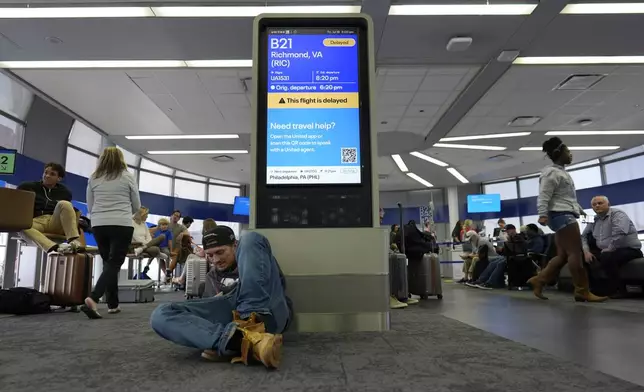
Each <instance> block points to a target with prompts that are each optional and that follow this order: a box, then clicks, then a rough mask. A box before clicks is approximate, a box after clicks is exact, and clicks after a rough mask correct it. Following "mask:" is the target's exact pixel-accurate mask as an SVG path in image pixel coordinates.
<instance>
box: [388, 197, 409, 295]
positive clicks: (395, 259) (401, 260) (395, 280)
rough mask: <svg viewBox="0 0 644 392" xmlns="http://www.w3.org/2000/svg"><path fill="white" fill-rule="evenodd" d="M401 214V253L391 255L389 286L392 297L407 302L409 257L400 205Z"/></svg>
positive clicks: (399, 206)
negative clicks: (406, 250) (406, 251)
mask: <svg viewBox="0 0 644 392" xmlns="http://www.w3.org/2000/svg"><path fill="white" fill-rule="evenodd" d="M398 211H399V213H400V228H399V229H398V230H400V233H399V236H397V238H400V246H399V247H398V249H400V252H390V253H389V285H390V290H391V295H393V296H394V297H395V298H396V299H398V300H399V301H402V302H405V301H407V299H408V298H409V283H408V280H407V255H405V229H404V225H403V209H402V204H400V203H398Z"/></svg>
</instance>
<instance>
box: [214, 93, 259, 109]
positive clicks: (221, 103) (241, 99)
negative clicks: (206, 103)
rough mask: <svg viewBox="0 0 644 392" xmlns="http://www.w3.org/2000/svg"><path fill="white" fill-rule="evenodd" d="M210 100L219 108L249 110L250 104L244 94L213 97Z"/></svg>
mask: <svg viewBox="0 0 644 392" xmlns="http://www.w3.org/2000/svg"><path fill="white" fill-rule="evenodd" d="M212 99H213V101H215V104H216V105H217V106H218V107H220V108H222V107H237V108H249V107H250V102H248V98H247V97H246V94H220V95H213V96H212Z"/></svg>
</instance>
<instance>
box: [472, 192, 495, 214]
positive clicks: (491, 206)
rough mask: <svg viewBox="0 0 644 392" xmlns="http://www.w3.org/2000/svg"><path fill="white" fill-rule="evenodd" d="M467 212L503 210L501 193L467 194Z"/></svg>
mask: <svg viewBox="0 0 644 392" xmlns="http://www.w3.org/2000/svg"><path fill="white" fill-rule="evenodd" d="M467 212H469V213H472V214H475V213H480V212H501V195H500V194H490V195H467Z"/></svg>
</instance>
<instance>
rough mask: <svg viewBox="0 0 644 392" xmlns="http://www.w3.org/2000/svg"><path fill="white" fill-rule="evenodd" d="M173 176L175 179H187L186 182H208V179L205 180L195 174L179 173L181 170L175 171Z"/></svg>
mask: <svg viewBox="0 0 644 392" xmlns="http://www.w3.org/2000/svg"><path fill="white" fill-rule="evenodd" d="M174 176H175V177H181V178H185V179H187V180H195V181H201V182H208V179H207V178H206V177H203V176H198V175H196V174H192V173H188V172H184V171H181V170H177V171H176V172H175V173H174Z"/></svg>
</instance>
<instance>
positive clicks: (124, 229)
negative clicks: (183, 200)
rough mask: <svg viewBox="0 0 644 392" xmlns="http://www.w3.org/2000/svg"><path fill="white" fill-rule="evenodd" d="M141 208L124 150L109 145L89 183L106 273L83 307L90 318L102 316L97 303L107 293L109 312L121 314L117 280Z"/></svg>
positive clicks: (90, 207) (94, 225) (89, 202)
mask: <svg viewBox="0 0 644 392" xmlns="http://www.w3.org/2000/svg"><path fill="white" fill-rule="evenodd" d="M139 208H141V200H140V198H139V189H138V186H137V184H136V180H135V179H134V176H133V175H132V174H131V173H130V172H128V171H127V165H126V164H125V159H124V158H123V152H122V151H121V150H119V149H118V148H116V147H107V148H106V149H105V150H103V153H102V154H101V157H100V158H99V160H98V166H97V167H96V171H95V172H94V174H92V176H91V177H90V179H89V182H88V184H87V209H88V210H89V212H90V214H91V218H92V229H93V230H94V238H96V244H97V245H98V251H99V253H100V255H101V258H102V259H103V273H101V276H100V277H99V278H98V281H97V282H96V286H94V291H92V293H91V294H90V296H89V297H87V298H85V304H84V305H83V306H82V307H81V310H82V311H83V312H84V313H85V314H86V315H87V317H89V318H90V319H98V318H101V315H100V314H99V313H98V310H97V303H98V301H99V300H100V299H101V297H102V296H103V294H105V296H106V299H107V308H108V313H118V312H120V309H119V297H118V279H119V272H120V270H121V265H122V264H123V262H124V261H125V256H126V255H127V251H128V247H129V246H130V243H131V241H132V233H133V232H134V227H133V224H132V214H134V213H136V212H137V211H138V210H139Z"/></svg>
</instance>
